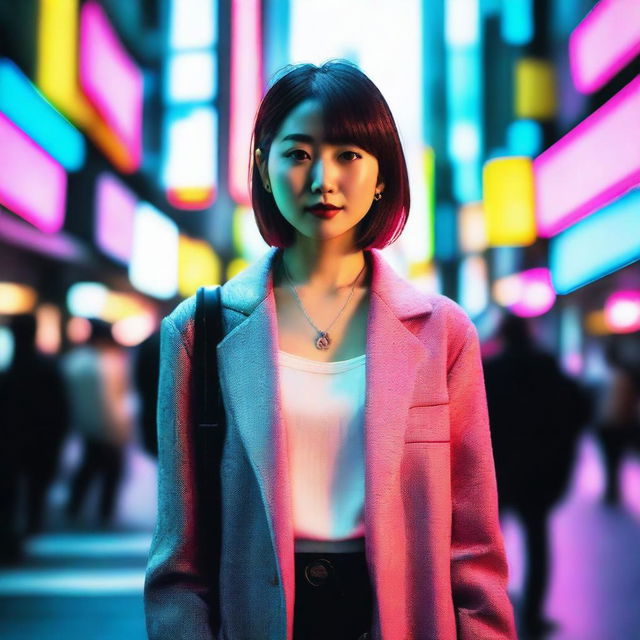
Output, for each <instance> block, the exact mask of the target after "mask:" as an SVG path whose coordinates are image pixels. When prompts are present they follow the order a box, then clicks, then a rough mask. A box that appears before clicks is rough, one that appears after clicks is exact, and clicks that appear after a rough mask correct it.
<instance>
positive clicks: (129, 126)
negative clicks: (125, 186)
mask: <svg viewBox="0 0 640 640" xmlns="http://www.w3.org/2000/svg"><path fill="white" fill-rule="evenodd" d="M79 71H80V84H81V86H82V90H83V91H84V92H85V94H86V95H87V96H88V98H89V99H90V100H91V102H92V103H93V104H94V105H95V107H96V109H97V110H98V111H99V112H100V115H101V116H102V117H103V118H104V120H105V121H106V123H107V124H108V125H109V126H110V127H111V128H112V129H113V130H114V131H115V132H116V133H117V135H118V137H119V138H120V139H121V140H122V141H123V143H124V144H125V146H126V148H127V151H128V152H129V155H130V156H131V158H132V163H133V164H134V166H136V167H137V166H138V165H139V164H140V156H141V153H142V98H143V80H142V73H141V71H140V69H139V68H138V66H137V65H136V63H135V62H134V61H133V60H132V59H131V57H130V56H129V54H128V53H127V51H126V50H125V49H124V47H123V46H122V44H121V42H120V40H119V39H118V36H117V34H116V32H115V31H114V30H113V28H112V27H111V24H110V23H109V19H108V18H107V16H106V14H105V12H104V10H103V9H102V7H101V6H100V5H99V4H98V3H97V2H95V1H94V0H89V2H87V3H86V4H85V5H84V6H83V7H82V14H81V17H80V70H79Z"/></svg>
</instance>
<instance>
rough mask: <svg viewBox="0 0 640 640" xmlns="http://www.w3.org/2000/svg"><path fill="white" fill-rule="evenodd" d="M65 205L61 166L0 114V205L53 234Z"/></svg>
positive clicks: (59, 223)
mask: <svg viewBox="0 0 640 640" xmlns="http://www.w3.org/2000/svg"><path fill="white" fill-rule="evenodd" d="M66 201H67V174H66V172H65V170H64V169H63V168H62V166H61V165H60V164H58V163H57V162H56V161H55V160H54V159H53V158H52V157H51V156H50V155H49V154H48V153H46V152H45V151H44V150H43V149H42V148H41V147H40V146H39V145H37V144H36V143H35V142H34V141H33V140H32V139H31V138H29V136H27V134H26V133H24V131H22V130H21V129H18V127H16V126H15V125H14V124H13V123H12V122H11V121H10V120H9V119H8V118H6V117H5V116H4V115H3V114H2V113H0V204H2V205H4V206H5V207H7V209H10V210H11V211H13V212H14V213H16V214H18V215H19V216H20V217H22V218H24V219H25V220H27V221H28V222H30V223H31V224H32V225H33V226H35V227H38V229H41V230H42V231H46V232H48V233H53V232H55V231H59V230H60V229H61V228H62V225H63V224H64V215H65V207H66Z"/></svg>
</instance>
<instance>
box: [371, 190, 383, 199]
mask: <svg viewBox="0 0 640 640" xmlns="http://www.w3.org/2000/svg"><path fill="white" fill-rule="evenodd" d="M373 199H374V200H376V201H377V200H381V199H382V193H381V192H380V191H378V192H377V193H376V194H375V195H374V196H373Z"/></svg>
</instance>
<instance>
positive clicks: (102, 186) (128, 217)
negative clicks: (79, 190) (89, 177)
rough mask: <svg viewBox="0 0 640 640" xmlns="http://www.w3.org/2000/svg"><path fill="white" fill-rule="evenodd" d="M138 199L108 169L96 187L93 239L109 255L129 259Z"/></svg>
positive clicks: (122, 259) (125, 260)
mask: <svg viewBox="0 0 640 640" xmlns="http://www.w3.org/2000/svg"><path fill="white" fill-rule="evenodd" d="M137 204H138V199H137V198H136V196H135V195H134V194H133V193H132V192H131V191H129V189H127V188H126V187H125V186H124V185H123V184H122V183H121V182H120V181H119V180H117V179H116V178H114V177H113V176H112V175H110V174H108V173H103V174H101V175H100V177H99V178H98V184H97V188H96V243H97V245H98V246H99V247H100V248H101V249H102V250H103V251H104V252H105V253H108V254H109V255H110V256H112V257H114V258H116V259H117V260H121V261H122V262H125V263H128V262H129V260H130V259H131V250H132V247H133V221H134V218H135V210H136V205H137Z"/></svg>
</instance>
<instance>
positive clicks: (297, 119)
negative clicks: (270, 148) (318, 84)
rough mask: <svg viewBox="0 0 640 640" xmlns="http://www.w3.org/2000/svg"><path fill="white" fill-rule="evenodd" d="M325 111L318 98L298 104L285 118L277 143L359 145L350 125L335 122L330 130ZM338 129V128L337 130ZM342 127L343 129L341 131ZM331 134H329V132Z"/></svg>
mask: <svg viewBox="0 0 640 640" xmlns="http://www.w3.org/2000/svg"><path fill="white" fill-rule="evenodd" d="M325 115H326V114H325V111H324V110H323V108H322V105H321V104H320V102H318V101H317V100H311V99H309V100H305V101H304V102H301V103H299V104H298V105H296V106H295V107H294V108H293V109H292V110H291V111H290V112H289V114H288V115H287V117H286V118H285V119H284V120H283V122H282V125H281V126H280V129H279V131H278V133H277V135H276V139H275V141H276V143H280V144H290V143H291V142H297V143H300V144H309V145H319V144H324V145H329V146H338V145H344V144H352V145H354V144H355V145H357V140H355V139H354V136H353V135H349V132H348V127H347V126H343V127H336V126H335V123H334V122H332V123H331V124H332V125H334V126H332V127H331V130H330V131H329V132H328V131H327V129H328V127H327V126H326V124H325ZM336 129H337V130H336ZM341 129H342V131H340V130H341ZM328 133H329V134H330V135H327V134H328Z"/></svg>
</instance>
